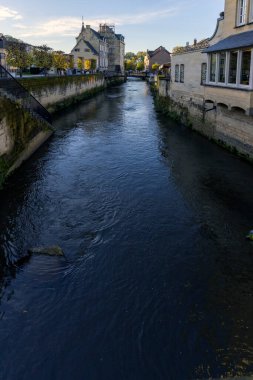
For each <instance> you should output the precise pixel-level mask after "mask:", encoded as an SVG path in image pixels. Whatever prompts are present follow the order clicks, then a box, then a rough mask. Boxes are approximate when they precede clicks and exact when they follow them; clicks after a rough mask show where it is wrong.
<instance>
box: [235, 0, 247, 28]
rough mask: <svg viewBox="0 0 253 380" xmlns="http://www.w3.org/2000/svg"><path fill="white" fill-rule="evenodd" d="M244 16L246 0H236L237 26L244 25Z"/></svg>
mask: <svg viewBox="0 0 253 380" xmlns="http://www.w3.org/2000/svg"><path fill="white" fill-rule="evenodd" d="M246 16H247V4H246V0H238V10H237V26H240V25H244V24H245V23H246Z"/></svg>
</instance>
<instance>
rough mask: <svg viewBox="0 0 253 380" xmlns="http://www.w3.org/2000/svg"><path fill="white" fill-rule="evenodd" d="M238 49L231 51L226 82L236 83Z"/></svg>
mask: <svg viewBox="0 0 253 380" xmlns="http://www.w3.org/2000/svg"><path fill="white" fill-rule="evenodd" d="M237 58H238V51H231V52H230V58H229V71H228V83H231V84H233V83H236V74H237Z"/></svg>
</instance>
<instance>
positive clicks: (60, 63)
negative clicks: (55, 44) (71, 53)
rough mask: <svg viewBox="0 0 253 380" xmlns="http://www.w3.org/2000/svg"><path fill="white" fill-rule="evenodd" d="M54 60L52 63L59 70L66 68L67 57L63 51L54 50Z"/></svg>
mask: <svg viewBox="0 0 253 380" xmlns="http://www.w3.org/2000/svg"><path fill="white" fill-rule="evenodd" d="M52 55H53V62H52V65H53V67H54V68H55V69H57V70H63V69H65V68H66V62H67V60H66V57H65V56H64V53H63V52H62V51H54V52H53V54H52Z"/></svg>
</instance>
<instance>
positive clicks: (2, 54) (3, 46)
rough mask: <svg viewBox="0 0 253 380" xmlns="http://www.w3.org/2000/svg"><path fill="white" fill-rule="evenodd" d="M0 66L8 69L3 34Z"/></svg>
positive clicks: (0, 37) (0, 38)
mask: <svg viewBox="0 0 253 380" xmlns="http://www.w3.org/2000/svg"><path fill="white" fill-rule="evenodd" d="M0 64H1V65H2V66H4V67H6V40H5V37H4V35H3V34H0Z"/></svg>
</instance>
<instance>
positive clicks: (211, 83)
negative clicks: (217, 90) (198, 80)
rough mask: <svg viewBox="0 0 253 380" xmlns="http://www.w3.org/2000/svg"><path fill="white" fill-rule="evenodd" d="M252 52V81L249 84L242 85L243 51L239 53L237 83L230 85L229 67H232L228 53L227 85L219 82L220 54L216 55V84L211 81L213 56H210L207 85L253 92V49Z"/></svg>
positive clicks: (238, 51) (228, 53)
mask: <svg viewBox="0 0 253 380" xmlns="http://www.w3.org/2000/svg"><path fill="white" fill-rule="evenodd" d="M250 50H251V63H250V80H249V84H248V85H246V84H241V83H240V82H241V68H242V50H236V51H237V70H236V83H228V79H229V66H230V52H229V51H226V69H225V83H223V82H218V75H219V72H218V70H219V55H220V54H219V53H216V54H217V55H216V73H215V82H211V81H210V70H211V54H208V59H207V81H206V84H207V85H210V86H217V87H226V88H238V89H245V90H246V89H248V90H253V48H251V49H250Z"/></svg>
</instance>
